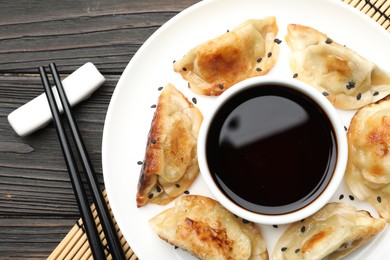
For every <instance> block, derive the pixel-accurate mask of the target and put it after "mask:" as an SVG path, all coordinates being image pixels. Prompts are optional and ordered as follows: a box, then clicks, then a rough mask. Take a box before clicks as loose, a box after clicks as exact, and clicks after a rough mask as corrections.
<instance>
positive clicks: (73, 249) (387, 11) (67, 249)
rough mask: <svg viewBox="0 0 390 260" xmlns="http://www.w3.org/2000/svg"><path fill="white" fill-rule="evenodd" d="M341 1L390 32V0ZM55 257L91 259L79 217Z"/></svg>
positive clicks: (128, 251) (134, 258)
mask: <svg viewBox="0 0 390 260" xmlns="http://www.w3.org/2000/svg"><path fill="white" fill-rule="evenodd" d="M342 1H343V2H345V3H347V4H349V5H351V6H353V7H355V8H356V9H358V10H360V11H362V12H363V13H365V14H366V15H368V16H369V17H371V18H372V19H374V20H375V21H376V22H377V23H378V24H380V25H381V26H382V27H383V28H384V29H385V30H387V31H388V32H390V0H342ZM103 195H104V199H105V201H106V203H107V205H108V208H109V210H110V212H111V208H110V204H109V202H108V198H107V194H106V192H105V191H103ZM91 209H92V212H93V216H94V218H95V223H96V225H97V227H98V231H99V233H100V238H101V240H102V242H103V246H104V247H105V251H106V257H107V259H112V257H111V254H110V252H109V251H108V247H107V242H106V239H105V238H104V234H103V233H102V227H101V225H100V222H99V218H98V217H97V213H96V209H95V206H94V205H91ZM111 217H112V218H113V220H114V224H115V228H116V230H117V233H118V237H119V240H120V242H121V244H122V248H123V251H124V253H125V256H126V258H127V259H129V260H137V259H138V257H137V256H136V255H135V254H134V252H133V250H132V249H131V247H130V246H129V244H128V243H127V242H126V239H125V238H124V237H123V234H122V232H121V231H120V230H119V227H118V225H117V223H116V221H115V219H114V216H113V215H112V212H111ZM55 259H93V258H92V253H91V249H90V248H89V244H88V241H87V236H86V234H85V231H84V227H83V223H82V220H81V219H79V220H78V221H77V222H76V224H75V225H74V226H73V228H72V229H71V230H70V231H69V233H68V234H67V235H66V237H65V238H64V239H63V240H62V241H61V243H60V244H59V245H58V246H57V247H56V249H55V250H54V251H53V252H52V253H51V255H50V256H49V258H48V260H55Z"/></svg>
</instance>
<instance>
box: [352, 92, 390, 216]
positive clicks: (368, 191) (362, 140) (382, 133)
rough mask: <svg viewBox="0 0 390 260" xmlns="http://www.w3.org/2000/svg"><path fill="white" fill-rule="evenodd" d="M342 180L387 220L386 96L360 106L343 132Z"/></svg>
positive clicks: (389, 116)
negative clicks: (345, 144) (345, 143)
mask: <svg viewBox="0 0 390 260" xmlns="http://www.w3.org/2000/svg"><path fill="white" fill-rule="evenodd" d="M347 140H348V154H349V155H348V164H347V170H346V173H345V179H346V182H347V184H348V186H349V188H350V189H351V191H352V193H353V194H354V195H355V196H356V197H357V198H359V199H360V200H367V201H368V202H369V203H371V204H372V205H373V206H374V207H375V209H376V210H377V211H378V212H379V214H380V215H381V216H382V217H383V218H385V219H386V220H387V221H388V222H389V221H390V96H387V97H386V98H384V99H383V100H381V101H378V102H377V103H374V104H370V105H367V106H365V107H363V108H361V109H360V110H359V111H358V112H357V113H356V114H355V115H354V117H353V118H352V121H351V124H350V126H349V129H348V133H347Z"/></svg>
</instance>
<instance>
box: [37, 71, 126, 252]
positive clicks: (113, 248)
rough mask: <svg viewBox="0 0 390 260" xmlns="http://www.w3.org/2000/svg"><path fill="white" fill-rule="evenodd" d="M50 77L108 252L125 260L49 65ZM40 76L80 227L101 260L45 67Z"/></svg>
mask: <svg viewBox="0 0 390 260" xmlns="http://www.w3.org/2000/svg"><path fill="white" fill-rule="evenodd" d="M49 67H50V70H51V73H52V75H53V79H54V82H55V85H56V87H57V92H58V94H59V97H60V100H61V104H62V107H63V110H64V114H65V115H66V119H67V123H68V124H69V128H70V131H71V136H72V138H73V141H74V143H75V146H76V148H77V149H76V150H77V153H78V156H79V158H80V160H81V165H82V167H83V170H84V172H85V174H86V176H87V178H86V179H87V182H88V186H89V188H90V190H91V191H92V198H93V201H94V203H95V206H96V210H97V213H98V216H99V220H100V223H101V225H102V227H103V231H104V234H105V237H106V240H107V243H108V246H109V251H110V253H111V256H112V257H113V259H125V256H124V254H123V250H122V247H121V243H120V241H119V238H118V236H117V233H116V230H115V227H114V224H113V222H112V219H111V216H110V213H109V210H108V208H107V205H106V203H105V201H104V199H103V195H102V193H101V190H100V188H99V185H98V181H97V178H96V174H95V171H94V169H93V166H92V163H91V160H90V158H89V156H88V153H87V150H86V148H85V144H84V141H83V139H82V137H81V135H80V131H79V128H78V126H77V123H76V121H75V119H74V117H73V114H72V111H71V107H70V104H69V101H68V99H67V97H66V94H65V91H64V88H63V86H62V83H61V79H60V76H59V75H58V72H57V68H56V65H55V64H54V63H51V64H50V65H49ZM39 73H40V75H41V78H42V84H43V86H44V89H45V92H46V96H47V99H48V101H49V105H50V109H51V111H52V114H53V120H54V122H55V125H56V128H57V134H58V138H59V139H60V143H61V148H62V151H63V153H64V157H65V161H66V164H67V168H68V171H69V175H70V176H71V180H72V185H73V189H74V191H75V195H76V199H77V202H78V205H79V209H80V213H81V216H82V219H83V223H84V226H85V229H86V233H87V237H88V241H89V242H90V246H91V250H92V253H93V256H94V258H95V259H104V258H105V255H104V250H103V246H102V244H101V240H100V237H99V235H98V232H97V229H96V224H95V222H94V220H93V216H92V213H91V211H90V207H89V203H88V199H87V196H86V192H85V189H84V186H83V184H82V181H81V177H80V174H79V172H78V169H77V165H76V162H75V159H74V156H73V153H72V149H71V148H70V145H69V140H68V137H67V136H66V132H65V130H64V126H63V124H62V121H61V118H60V115H59V111H58V108H57V103H56V100H55V98H54V96H53V92H52V90H51V87H50V84H49V81H48V78H47V74H46V70H45V68H44V67H39Z"/></svg>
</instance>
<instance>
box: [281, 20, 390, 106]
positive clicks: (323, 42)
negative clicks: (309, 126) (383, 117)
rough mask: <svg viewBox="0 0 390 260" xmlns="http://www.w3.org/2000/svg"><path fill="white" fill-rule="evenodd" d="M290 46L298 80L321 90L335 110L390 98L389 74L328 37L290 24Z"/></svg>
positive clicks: (288, 33)
mask: <svg viewBox="0 0 390 260" xmlns="http://www.w3.org/2000/svg"><path fill="white" fill-rule="evenodd" d="M286 42H287V44H288V46H289V47H290V49H291V53H290V56H289V62H290V67H291V70H292V71H293V73H296V75H297V79H299V80H301V81H304V82H306V83H308V84H309V85H312V86H313V87H315V88H317V89H318V90H319V91H321V93H323V94H324V95H325V96H326V97H327V98H328V99H329V101H330V102H332V103H333V105H334V106H336V107H338V108H341V109H357V108H361V107H363V106H365V105H367V104H369V103H372V102H375V101H377V100H380V99H382V98H383V97H385V96H387V95H388V94H390V73H389V72H385V71H383V70H381V69H380V68H378V66H376V65H375V64H374V63H372V62H370V61H368V60H367V59H365V58H363V57H361V56H360V55H359V54H357V53H356V52H354V51H353V50H351V49H349V48H347V47H345V46H342V45H340V44H338V43H336V42H335V41H333V40H331V39H330V38H329V37H327V36H326V35H325V34H323V33H321V32H319V31H317V30H315V29H313V28H310V27H306V26H302V25H297V24H290V25H288V27H287V35H286Z"/></svg>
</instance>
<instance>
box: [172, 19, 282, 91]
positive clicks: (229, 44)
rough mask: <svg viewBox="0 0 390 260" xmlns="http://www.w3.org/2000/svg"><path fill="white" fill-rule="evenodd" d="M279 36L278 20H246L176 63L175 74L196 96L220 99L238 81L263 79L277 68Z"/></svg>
mask: <svg viewBox="0 0 390 260" xmlns="http://www.w3.org/2000/svg"><path fill="white" fill-rule="evenodd" d="M277 33H278V27H277V24H276V18H275V17H266V18H264V19H261V20H247V21H245V22H244V23H242V24H240V25H239V26H237V27H236V28H234V29H233V30H230V31H228V32H227V33H225V34H223V35H220V36H218V37H216V38H214V39H212V40H209V41H207V42H205V43H203V44H201V45H199V46H197V47H195V48H194V49H192V50H190V51H189V52H188V53H187V54H186V55H185V56H184V57H183V58H182V59H180V60H178V61H176V62H175V63H174V70H175V72H178V73H180V74H181V76H182V77H183V78H184V79H185V80H187V81H188V82H189V87H190V88H191V89H192V90H193V91H194V92H196V93H199V94H204V95H209V96H216V95H220V94H221V93H222V92H223V91H225V90H226V89H227V88H229V87H231V86H232V85H233V84H235V83H237V82H239V81H242V80H244V79H247V78H250V77H254V76H260V75H264V74H265V73H267V72H268V71H269V70H270V69H271V68H272V67H273V66H274V65H275V63H276V60H277V58H278V55H279V46H277V44H276V43H275V37H276V34H277Z"/></svg>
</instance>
